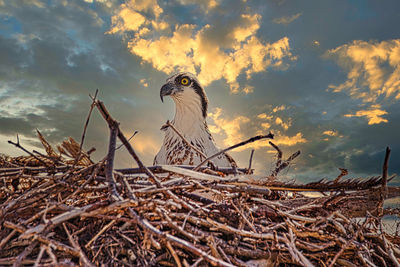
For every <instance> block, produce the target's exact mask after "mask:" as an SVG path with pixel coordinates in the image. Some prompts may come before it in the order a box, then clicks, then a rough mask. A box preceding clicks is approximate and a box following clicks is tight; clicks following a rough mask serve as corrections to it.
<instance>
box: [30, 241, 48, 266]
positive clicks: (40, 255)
mask: <svg viewBox="0 0 400 267" xmlns="http://www.w3.org/2000/svg"><path fill="white" fill-rule="evenodd" d="M45 250H46V247H45V246H44V245H41V246H40V251H39V254H38V256H37V257H36V260H35V264H34V265H33V267H38V266H39V265H40V261H41V260H42V257H43V254H44V251H45Z"/></svg>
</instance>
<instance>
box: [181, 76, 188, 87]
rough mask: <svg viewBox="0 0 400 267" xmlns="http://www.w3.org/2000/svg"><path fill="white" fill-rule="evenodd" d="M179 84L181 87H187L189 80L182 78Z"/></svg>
mask: <svg viewBox="0 0 400 267" xmlns="http://www.w3.org/2000/svg"><path fill="white" fill-rule="evenodd" d="M181 84H182V85H185V86H186V85H188V84H189V78H187V77H183V78H182V79H181Z"/></svg>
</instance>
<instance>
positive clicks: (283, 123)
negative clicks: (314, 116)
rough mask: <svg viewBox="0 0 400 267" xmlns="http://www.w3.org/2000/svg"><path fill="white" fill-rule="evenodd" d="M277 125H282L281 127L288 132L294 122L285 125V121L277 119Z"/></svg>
mask: <svg viewBox="0 0 400 267" xmlns="http://www.w3.org/2000/svg"><path fill="white" fill-rule="evenodd" d="M275 124H276V125H280V126H282V128H283V129H285V130H287V129H289V127H290V125H291V124H292V122H291V121H290V120H289V122H287V123H285V122H283V120H282V119H281V118H280V117H276V118H275Z"/></svg>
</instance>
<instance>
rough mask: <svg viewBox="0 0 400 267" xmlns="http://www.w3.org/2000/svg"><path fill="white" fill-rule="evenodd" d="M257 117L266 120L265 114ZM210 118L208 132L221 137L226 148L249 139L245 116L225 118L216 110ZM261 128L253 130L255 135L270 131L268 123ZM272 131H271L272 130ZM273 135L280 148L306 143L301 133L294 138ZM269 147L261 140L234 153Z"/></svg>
mask: <svg viewBox="0 0 400 267" xmlns="http://www.w3.org/2000/svg"><path fill="white" fill-rule="evenodd" d="M257 117H262V118H266V117H267V115H266V114H265V113H261V114H259V115H258V116H257ZM210 118H211V119H212V120H213V122H214V123H215V125H210V126H209V128H210V131H211V132H212V133H213V134H218V135H219V136H221V137H223V138H224V139H223V142H224V146H226V147H228V146H231V145H234V144H237V143H239V142H241V141H244V140H245V139H247V138H249V136H248V135H247V134H244V133H243V132H244V130H245V129H247V128H248V127H249V123H250V122H251V120H250V118H248V117H245V116H236V117H233V118H225V117H223V116H222V109H221V108H217V109H216V110H215V112H213V113H210ZM260 126H261V128H258V129H255V134H265V133H266V130H268V131H269V130H271V125H270V124H269V123H266V122H264V123H261V124H260ZM272 131H273V130H272ZM273 132H274V133H275V138H274V143H275V144H277V145H282V146H294V145H296V144H300V143H306V142H307V139H306V138H304V136H303V134H302V133H301V132H298V133H297V134H296V135H294V136H287V135H285V134H283V133H282V132H280V131H273ZM264 147H268V148H269V147H270V145H269V143H268V141H265V140H262V141H258V142H254V143H250V144H247V145H246V146H242V147H239V148H237V149H236V151H242V150H245V149H247V148H254V149H257V148H264Z"/></svg>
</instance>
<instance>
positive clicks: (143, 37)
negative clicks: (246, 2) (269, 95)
mask: <svg viewBox="0 0 400 267" xmlns="http://www.w3.org/2000/svg"><path fill="white" fill-rule="evenodd" d="M143 2H146V3H147V2H152V3H153V5H154V6H155V7H153V8H151V7H150V5H145V4H143V3H142V5H137V3H136V1H129V2H127V3H126V4H122V5H121V7H120V9H119V11H117V12H116V14H115V15H114V16H113V17H112V27H111V29H110V30H109V31H108V33H109V34H116V33H119V34H127V33H134V34H133V37H132V36H130V37H127V38H128V39H127V40H128V48H129V49H130V51H131V52H132V53H133V54H135V55H137V56H139V57H141V59H142V60H143V62H147V63H150V64H151V65H152V66H153V67H154V68H155V69H157V70H159V71H163V72H165V73H167V74H170V73H172V72H174V71H190V72H192V73H195V74H197V75H198V78H199V80H200V81H201V83H202V84H203V85H208V84H210V83H211V82H213V81H216V80H220V79H222V78H224V79H225V80H226V81H227V82H228V84H229V86H230V89H231V92H232V93H239V92H240V85H239V83H238V81H237V78H238V76H239V75H240V74H241V73H245V74H246V78H247V79H250V78H251V76H252V74H254V73H258V72H262V71H266V70H267V69H270V68H275V69H282V70H284V69H286V68H288V66H289V62H290V61H293V60H296V57H295V56H293V55H292V53H291V48H290V45H289V39H288V38H287V37H283V38H281V39H280V40H278V41H276V42H273V43H267V42H264V41H263V40H260V39H259V37H257V35H256V34H257V30H258V29H259V27H260V21H261V15H260V14H257V13H248V12H247V11H243V12H244V13H243V14H241V15H240V16H239V17H235V20H234V21H233V23H232V24H229V25H224V27H223V28H222V27H221V26H218V25H213V24H206V25H204V26H201V27H199V26H197V25H193V24H184V23H183V24H175V26H174V27H171V25H169V24H168V22H167V21H166V20H163V19H166V18H168V17H171V16H172V14H168V16H167V15H165V18H164V16H163V15H164V14H163V10H162V8H161V7H160V6H159V5H158V3H157V1H155V0H154V1H143ZM189 2H190V3H192V2H193V1H183V3H182V4H188V3H189ZM206 2H207V3H208V4H207V5H208V6H209V7H211V8H212V7H215V6H216V5H217V2H215V4H214V1H206ZM149 11H151V12H150V13H152V16H148V15H147V14H146V12H147V13H148V12H149ZM205 16H206V14H205ZM206 17H207V16H206ZM171 28H173V29H171ZM150 33H151V34H150ZM215 36H217V37H215ZM218 39H220V40H218ZM252 90H253V88H252V87H249V86H245V87H243V89H242V91H243V92H244V93H246V94H248V93H251V92H252Z"/></svg>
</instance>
